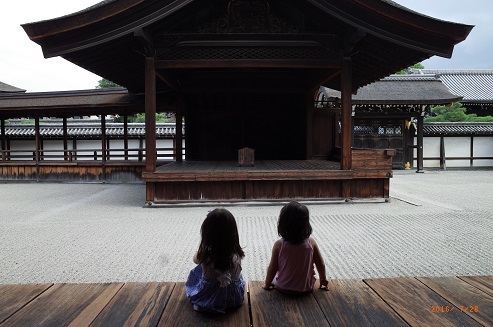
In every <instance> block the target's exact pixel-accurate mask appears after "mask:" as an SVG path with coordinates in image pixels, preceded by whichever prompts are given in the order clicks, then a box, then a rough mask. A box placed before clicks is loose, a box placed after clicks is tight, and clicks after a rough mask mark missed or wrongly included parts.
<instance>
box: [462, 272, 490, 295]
mask: <svg viewBox="0 0 493 327" xmlns="http://www.w3.org/2000/svg"><path fill="white" fill-rule="evenodd" d="M459 278H460V279H462V280H463V281H465V282H467V283H469V284H471V285H473V286H475V287H477V288H479V289H480V290H482V291H483V292H485V293H487V294H489V295H491V296H493V276H459Z"/></svg>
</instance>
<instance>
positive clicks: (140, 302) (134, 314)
mask: <svg viewBox="0 0 493 327" xmlns="http://www.w3.org/2000/svg"><path fill="white" fill-rule="evenodd" d="M174 287H175V283H126V284H125V285H124V286H123V287H122V288H121V290H120V291H119V292H118V293H117V294H116V295H115V297H114V298H113V299H112V300H111V302H110V303H109V304H108V305H107V306H106V307H105V308H104V310H103V311H102V312H101V313H100V314H99V316H98V317H97V318H96V320H94V322H93V323H92V325H91V326H156V325H157V323H158V321H159V318H160V317H161V314H162V313H163V310H164V307H165V306H166V303H167V302H168V300H169V298H170V296H171V293H172V291H173V288H174ZM74 326H75V325H74Z"/></svg>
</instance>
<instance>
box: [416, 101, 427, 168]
mask: <svg viewBox="0 0 493 327" xmlns="http://www.w3.org/2000/svg"><path fill="white" fill-rule="evenodd" d="M424 115H425V111H424V107H423V109H422V110H421V113H420V114H419V116H418V139H417V143H418V144H417V155H418V162H417V170H416V172H417V173H424V170H423V120H424Z"/></svg>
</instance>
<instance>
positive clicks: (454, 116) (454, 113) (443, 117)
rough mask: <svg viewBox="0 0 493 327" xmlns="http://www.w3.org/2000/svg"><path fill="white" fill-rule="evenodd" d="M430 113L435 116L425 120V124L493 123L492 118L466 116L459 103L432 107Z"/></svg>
mask: <svg viewBox="0 0 493 327" xmlns="http://www.w3.org/2000/svg"><path fill="white" fill-rule="evenodd" d="M431 112H432V113H433V114H435V116H433V117H430V118H426V119H425V122H493V117H492V116H478V115H476V114H466V108H464V107H463V106H462V103H460V102H454V103H452V105H450V106H436V107H433V108H431Z"/></svg>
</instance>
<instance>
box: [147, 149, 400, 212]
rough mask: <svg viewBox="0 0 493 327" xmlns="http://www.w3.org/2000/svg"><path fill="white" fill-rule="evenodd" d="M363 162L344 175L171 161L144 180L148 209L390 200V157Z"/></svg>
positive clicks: (284, 166) (262, 164)
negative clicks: (223, 203)
mask: <svg viewBox="0 0 493 327" xmlns="http://www.w3.org/2000/svg"><path fill="white" fill-rule="evenodd" d="M368 152H369V151H368ZM368 152H365V153H368ZM374 153H378V152H375V151H371V154H374ZM382 153H383V151H382ZM378 154H379V153H378ZM382 157H384V155H383V154H382ZM362 158H366V159H368V158H369V160H368V162H364V161H362V162H361V163H360V162H355V164H354V165H353V169H351V170H341V168H340V167H341V166H340V163H339V162H334V161H328V160H261V161H255V165H254V166H239V165H238V162H234V161H183V162H170V163H167V164H164V165H162V166H159V167H157V168H156V170H155V171H154V172H144V173H143V174H142V179H143V180H144V181H145V182H146V185H147V196H146V201H147V203H148V204H152V203H167V202H180V201H194V202H196V201H248V200H255V201H262V200H266V201H277V200H280V201H282V200H295V199H304V200H308V199H310V200H317V199H318V200H320V199H322V200H323V199H351V198H388V197H389V179H390V178H391V177H392V168H391V164H392V163H391V157H388V158H389V159H387V158H385V161H383V160H381V159H380V158H377V159H375V160H373V161H372V160H371V157H369V156H368V157H365V156H364V155H363V156H362Z"/></svg>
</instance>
